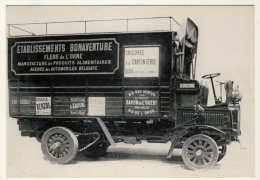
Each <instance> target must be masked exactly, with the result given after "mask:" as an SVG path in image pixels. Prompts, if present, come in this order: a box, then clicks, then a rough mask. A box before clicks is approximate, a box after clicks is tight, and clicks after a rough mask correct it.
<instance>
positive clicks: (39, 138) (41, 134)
mask: <svg viewBox="0 0 260 180" xmlns="http://www.w3.org/2000/svg"><path fill="white" fill-rule="evenodd" d="M43 134H44V132H41V131H36V136H35V138H36V140H37V141H38V142H41V140H42V136H43Z"/></svg>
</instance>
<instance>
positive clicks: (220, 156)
mask: <svg viewBox="0 0 260 180" xmlns="http://www.w3.org/2000/svg"><path fill="white" fill-rule="evenodd" d="M226 152H227V145H222V151H221V153H226ZM224 157H225V154H224V155H223V154H219V156H218V160H217V162H219V161H220V160H221V159H223V158H224Z"/></svg>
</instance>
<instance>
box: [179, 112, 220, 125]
mask: <svg viewBox="0 0 260 180" xmlns="http://www.w3.org/2000/svg"><path fill="white" fill-rule="evenodd" d="M201 115H202V117H203V118H204V122H205V124H208V125H224V121H225V114H223V113H209V112H206V113H201ZM194 116H195V113H183V114H182V121H183V123H186V122H188V121H190V120H191V119H193V118H194Z"/></svg>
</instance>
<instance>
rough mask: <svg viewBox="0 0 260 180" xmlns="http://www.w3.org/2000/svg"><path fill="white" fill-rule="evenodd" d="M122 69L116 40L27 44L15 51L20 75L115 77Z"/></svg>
mask: <svg viewBox="0 0 260 180" xmlns="http://www.w3.org/2000/svg"><path fill="white" fill-rule="evenodd" d="M118 68H119V43H118V42H117V41H116V39H114V38H103V39H80V40H79V39H71V40H48V41H47V40H46V41H24V42H15V44H14V45H13V46H12V47H11V71H13V72H14V73H15V74H16V75H52V74H53V75H58V74H114V73H115V71H116V70H117V69H118Z"/></svg>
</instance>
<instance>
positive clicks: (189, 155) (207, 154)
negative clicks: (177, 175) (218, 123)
mask: <svg viewBox="0 0 260 180" xmlns="http://www.w3.org/2000/svg"><path fill="white" fill-rule="evenodd" d="M218 156H219V150H218V146H217V144H216V142H215V141H214V140H213V139H212V138H211V137H209V136H206V135H203V134H198V135H194V136H192V137H190V138H188V139H187V140H186V141H185V142H184V144H183V147H182V159H183V161H184V163H185V164H186V166H188V168H190V169H193V170H198V169H207V168H210V167H212V166H213V165H215V164H216V162H217V160H218Z"/></svg>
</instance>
